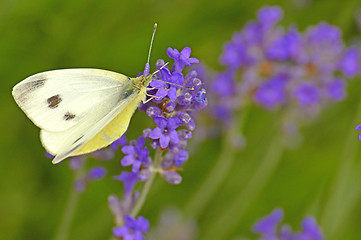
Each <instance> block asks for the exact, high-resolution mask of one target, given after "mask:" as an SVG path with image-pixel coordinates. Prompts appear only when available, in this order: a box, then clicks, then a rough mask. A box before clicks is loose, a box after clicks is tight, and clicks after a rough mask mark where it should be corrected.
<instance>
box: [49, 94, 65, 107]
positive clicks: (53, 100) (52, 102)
mask: <svg viewBox="0 0 361 240" xmlns="http://www.w3.org/2000/svg"><path fill="white" fill-rule="evenodd" d="M61 101H62V99H61V97H60V96H59V94H57V95H55V96H52V97H50V98H48V100H47V102H48V104H49V108H57V107H58V106H59V103H60V102H61Z"/></svg>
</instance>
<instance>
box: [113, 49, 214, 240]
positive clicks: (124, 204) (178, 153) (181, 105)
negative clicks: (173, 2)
mask: <svg viewBox="0 0 361 240" xmlns="http://www.w3.org/2000/svg"><path fill="white" fill-rule="evenodd" d="M167 53H168V56H169V57H170V58H172V59H174V62H175V63H174V64H173V66H172V67H171V68H170V69H171V70H169V68H168V66H164V65H165V61H164V60H158V61H157V63H156V68H157V69H158V70H159V71H158V72H157V73H156V74H154V76H153V81H152V82H151V83H150V84H149V85H150V90H149V91H148V94H149V95H152V99H150V100H149V99H148V101H147V103H146V104H141V105H140V106H139V109H140V110H141V111H143V112H145V113H146V114H147V115H148V116H149V117H150V118H152V119H153V121H154V123H155V124H156V126H155V127H154V128H153V129H151V128H147V129H144V130H143V134H142V136H139V137H138V138H137V140H132V141H130V142H129V143H125V142H124V141H121V139H120V140H119V141H120V143H117V144H116V145H114V146H113V145H112V148H113V149H116V148H117V146H118V145H121V146H123V147H122V152H123V153H124V154H125V156H124V157H123V158H122V160H121V165H122V166H130V165H132V172H122V173H121V174H120V175H118V176H115V177H114V179H115V180H119V181H122V182H123V184H124V189H125V190H124V195H123V197H122V199H121V200H119V199H118V198H117V197H116V196H114V195H112V196H110V197H109V207H110V209H111V211H112V213H113V215H114V217H115V219H116V223H117V225H121V226H120V227H116V228H114V230H113V235H114V236H116V237H119V238H123V239H125V240H127V239H129V240H130V239H132V240H133V239H135V240H140V239H143V236H142V234H143V233H145V232H146V231H147V229H148V226H149V224H148V221H147V220H146V219H145V218H143V217H138V218H137V219H135V218H133V217H131V216H130V214H131V215H137V213H135V214H134V211H133V210H134V208H136V207H135V206H136V205H137V203H138V200H139V199H138V198H139V196H141V195H142V194H140V193H139V192H137V191H136V190H135V189H134V186H135V185H136V184H137V183H138V182H139V181H147V180H148V179H150V178H151V177H152V176H153V177H154V176H155V174H159V175H160V176H161V177H163V178H164V179H165V180H166V181H168V182H169V183H171V184H179V183H180V182H181V180H182V176H181V175H180V174H179V173H178V171H179V166H180V165H182V164H183V163H184V162H185V161H186V160H187V159H188V151H187V150H186V149H185V148H186V146H187V141H188V140H189V139H191V137H192V131H193V130H194V129H195V121H194V119H195V113H196V112H197V111H199V110H200V109H202V108H204V107H205V106H206V105H207V97H206V91H205V89H204V88H203V87H202V85H203V84H202V81H201V80H200V79H198V78H197V72H196V71H191V72H189V73H188V74H186V75H185V74H183V70H184V67H185V66H190V65H191V64H193V63H198V60H197V59H195V58H191V57H190V53H191V49H190V48H188V47H186V48H184V49H183V50H182V51H181V52H179V51H178V50H177V49H172V48H168V50H167ZM141 74H145V75H148V74H149V65H148V64H146V67H145V70H144V72H143V73H140V75H141ZM184 75H185V77H184ZM147 144H149V145H150V146H151V147H152V148H153V149H154V150H155V152H156V153H155V156H156V157H155V158H154V159H152V158H151V157H150V155H151V152H150V151H149V150H148V147H147ZM122 219H124V221H123V220H122Z"/></svg>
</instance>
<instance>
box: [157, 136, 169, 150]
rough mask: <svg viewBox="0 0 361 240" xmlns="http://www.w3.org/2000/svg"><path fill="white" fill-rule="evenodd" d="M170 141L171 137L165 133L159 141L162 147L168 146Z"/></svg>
mask: <svg viewBox="0 0 361 240" xmlns="http://www.w3.org/2000/svg"><path fill="white" fill-rule="evenodd" d="M169 142H170V137H169V136H165V135H161V136H160V138H159V143H160V146H161V148H166V147H168V144H169Z"/></svg>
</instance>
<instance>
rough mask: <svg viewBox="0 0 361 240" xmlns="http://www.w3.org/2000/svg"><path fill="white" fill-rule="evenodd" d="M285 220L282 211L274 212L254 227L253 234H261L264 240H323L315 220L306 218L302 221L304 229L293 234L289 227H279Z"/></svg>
mask: <svg viewBox="0 0 361 240" xmlns="http://www.w3.org/2000/svg"><path fill="white" fill-rule="evenodd" d="M282 219H283V211H282V209H279V208H277V209H275V210H273V211H272V212H271V213H270V214H269V215H268V216H266V217H264V218H262V219H260V220H259V221H258V222H257V223H256V224H255V225H254V226H253V232H254V233H257V234H260V235H261V236H262V238H260V239H263V240H304V239H307V240H323V239H324V237H323V234H322V232H321V229H320V227H319V226H317V223H316V221H315V219H314V218H312V217H306V218H304V219H303V220H302V229H301V232H299V233H294V232H292V229H291V228H290V227H289V226H288V225H283V226H282V227H281V228H280V229H277V226H278V225H279V223H280V222H281V221H282Z"/></svg>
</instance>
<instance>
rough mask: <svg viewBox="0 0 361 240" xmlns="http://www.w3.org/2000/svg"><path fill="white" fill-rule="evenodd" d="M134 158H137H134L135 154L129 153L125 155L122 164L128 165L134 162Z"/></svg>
mask: <svg viewBox="0 0 361 240" xmlns="http://www.w3.org/2000/svg"><path fill="white" fill-rule="evenodd" d="M134 160H135V159H134V156H133V155H127V156H124V157H123V158H122V160H121V161H120V162H121V164H122V166H124V167H126V166H129V165H131V164H132V163H133V162H134Z"/></svg>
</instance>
